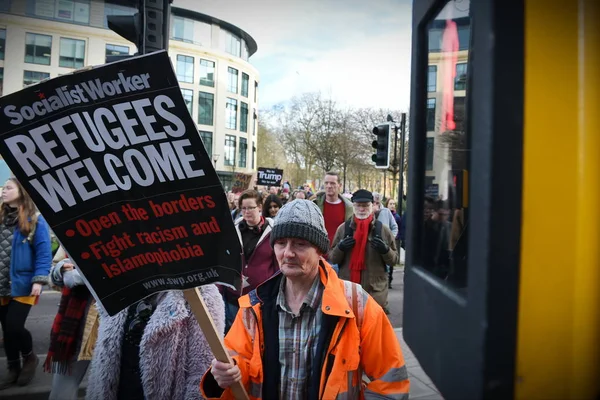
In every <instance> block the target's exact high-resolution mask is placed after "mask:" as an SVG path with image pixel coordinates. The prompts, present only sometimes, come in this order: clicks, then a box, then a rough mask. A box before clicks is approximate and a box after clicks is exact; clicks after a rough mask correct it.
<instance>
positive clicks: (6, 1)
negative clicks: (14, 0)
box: [0, 0, 10, 12]
mask: <svg viewBox="0 0 600 400" xmlns="http://www.w3.org/2000/svg"><path fill="white" fill-rule="evenodd" d="M0 11H5V12H9V11H10V0H0Z"/></svg>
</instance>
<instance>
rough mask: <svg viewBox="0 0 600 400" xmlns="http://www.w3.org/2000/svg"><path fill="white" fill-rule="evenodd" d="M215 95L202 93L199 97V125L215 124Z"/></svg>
mask: <svg viewBox="0 0 600 400" xmlns="http://www.w3.org/2000/svg"><path fill="white" fill-rule="evenodd" d="M214 103H215V95H214V94H212V93H206V92H200V94H199V96H198V123H199V124H201V125H212V124H213V109H214Z"/></svg>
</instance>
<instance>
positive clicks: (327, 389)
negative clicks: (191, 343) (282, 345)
mask: <svg viewBox="0 0 600 400" xmlns="http://www.w3.org/2000/svg"><path fill="white" fill-rule="evenodd" d="M319 277H320V279H321V282H322V283H323V285H324V287H325V288H324V290H323V297H322V304H321V310H322V311H323V318H324V320H325V319H326V318H328V316H331V317H332V318H333V319H331V318H330V320H333V321H334V323H332V324H331V330H332V334H330V335H327V336H325V337H328V339H326V340H325V341H324V345H323V347H322V349H321V350H325V349H326V352H323V351H321V352H319V349H317V353H318V354H317V355H316V356H315V361H314V362H315V363H318V362H319V360H320V365H317V366H313V370H315V372H316V371H319V368H320V374H319V375H318V376H317V375H315V377H314V378H316V379H318V381H316V384H313V385H312V387H313V390H311V389H310V387H309V393H308V394H307V398H309V399H311V400H312V399H315V400H316V399H317V398H318V399H324V400H330V399H331V400H333V399H363V398H364V399H386V398H389V399H408V392H409V381H408V373H407V370H406V366H405V365H404V358H403V357H402V350H401V349H400V344H399V343H398V339H397V338H396V334H395V332H394V329H393V328H392V325H391V324H390V321H389V320H388V318H387V316H386V315H385V313H384V311H383V309H382V308H381V307H380V306H379V305H378V304H377V303H376V302H375V301H374V300H373V299H372V298H371V296H369V295H368V294H367V292H365V291H364V290H363V289H362V288H361V287H360V285H357V284H354V283H351V282H348V281H343V280H341V279H339V278H338V276H337V275H336V273H335V271H333V269H332V268H331V266H330V265H329V264H327V263H326V262H325V261H324V260H321V264H320V268H319ZM281 279H282V275H281V273H279V274H277V275H275V276H274V277H272V278H270V279H269V280H267V281H266V282H264V283H262V284H261V285H259V286H258V287H257V288H256V290H254V291H252V292H250V293H248V294H247V295H246V296H243V297H241V298H240V300H239V303H240V310H239V312H238V314H237V316H236V319H235V321H234V323H233V326H232V327H231V330H230V331H229V333H228V334H227V336H226V337H225V346H226V347H227V348H228V349H230V350H232V353H233V354H234V355H233V359H234V360H235V362H236V363H237V365H238V366H239V368H240V370H241V373H242V383H243V385H244V387H245V388H246V391H247V392H248V395H249V396H250V398H251V399H263V396H264V394H263V384H265V386H266V385H268V384H269V382H273V378H274V377H273V376H269V377H266V376H265V374H277V375H278V374H279V373H280V370H279V368H272V367H270V366H271V365H278V360H271V363H269V366H268V367H266V368H265V365H264V363H267V362H268V361H267V360H266V358H268V357H269V355H268V353H269V350H268V349H267V350H265V346H267V347H268V346H273V345H275V346H278V345H279V342H278V341H276V340H273V336H272V335H273V334H275V335H277V331H278V327H277V326H273V325H277V324H272V323H271V324H270V325H269V323H268V321H265V316H264V315H263V307H264V306H265V304H272V302H273V301H275V302H276V298H277V293H278V289H279V285H280V281H281ZM353 288H354V289H353ZM353 293H354V294H353ZM273 297H274V299H273ZM269 300H270V301H271V303H269ZM353 310H356V313H357V314H358V318H355V315H354V314H355V313H354V311H353ZM359 327H360V330H359ZM267 329H269V330H270V332H267V334H268V335H269V336H268V337H269V339H268V340H267V343H265V330H267ZM273 330H274V331H273ZM266 353H267V354H266ZM319 353H320V354H319ZM358 371H363V372H364V373H365V374H366V376H367V377H368V378H369V380H370V382H369V383H367V384H363V381H362V379H360V378H361V377H362V373H359V372H358ZM275 378H276V381H278V379H279V377H278V376H277V377H275ZM309 386H311V384H310V383H309ZM200 387H201V390H202V394H203V395H204V396H205V397H206V398H209V399H210V398H222V399H233V398H234V397H233V395H232V393H231V390H230V389H226V390H223V389H221V388H219V387H218V385H217V383H216V381H215V379H214V378H213V376H212V375H211V373H210V370H208V371H207V372H206V374H205V375H204V377H203V378H202V382H201V383H200ZM317 388H318V393H317ZM265 390H267V389H266V388H265ZM271 390H272V388H271ZM271 393H272V392H271Z"/></svg>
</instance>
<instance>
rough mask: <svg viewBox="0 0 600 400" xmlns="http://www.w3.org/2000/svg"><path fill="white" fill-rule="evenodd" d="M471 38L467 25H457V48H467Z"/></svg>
mask: <svg viewBox="0 0 600 400" xmlns="http://www.w3.org/2000/svg"><path fill="white" fill-rule="evenodd" d="M470 39H471V28H470V26H469V25H466V26H459V27H458V49H459V50H468V49H469V40H470Z"/></svg>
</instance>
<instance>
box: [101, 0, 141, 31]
mask: <svg viewBox="0 0 600 400" xmlns="http://www.w3.org/2000/svg"><path fill="white" fill-rule="evenodd" d="M137 12H138V10H137V9H136V8H134V7H127V6H122V5H118V4H113V3H109V2H104V21H103V23H104V27H105V28H108V19H107V18H106V17H108V16H109V15H121V16H127V15H134V14H135V13H137Z"/></svg>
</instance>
